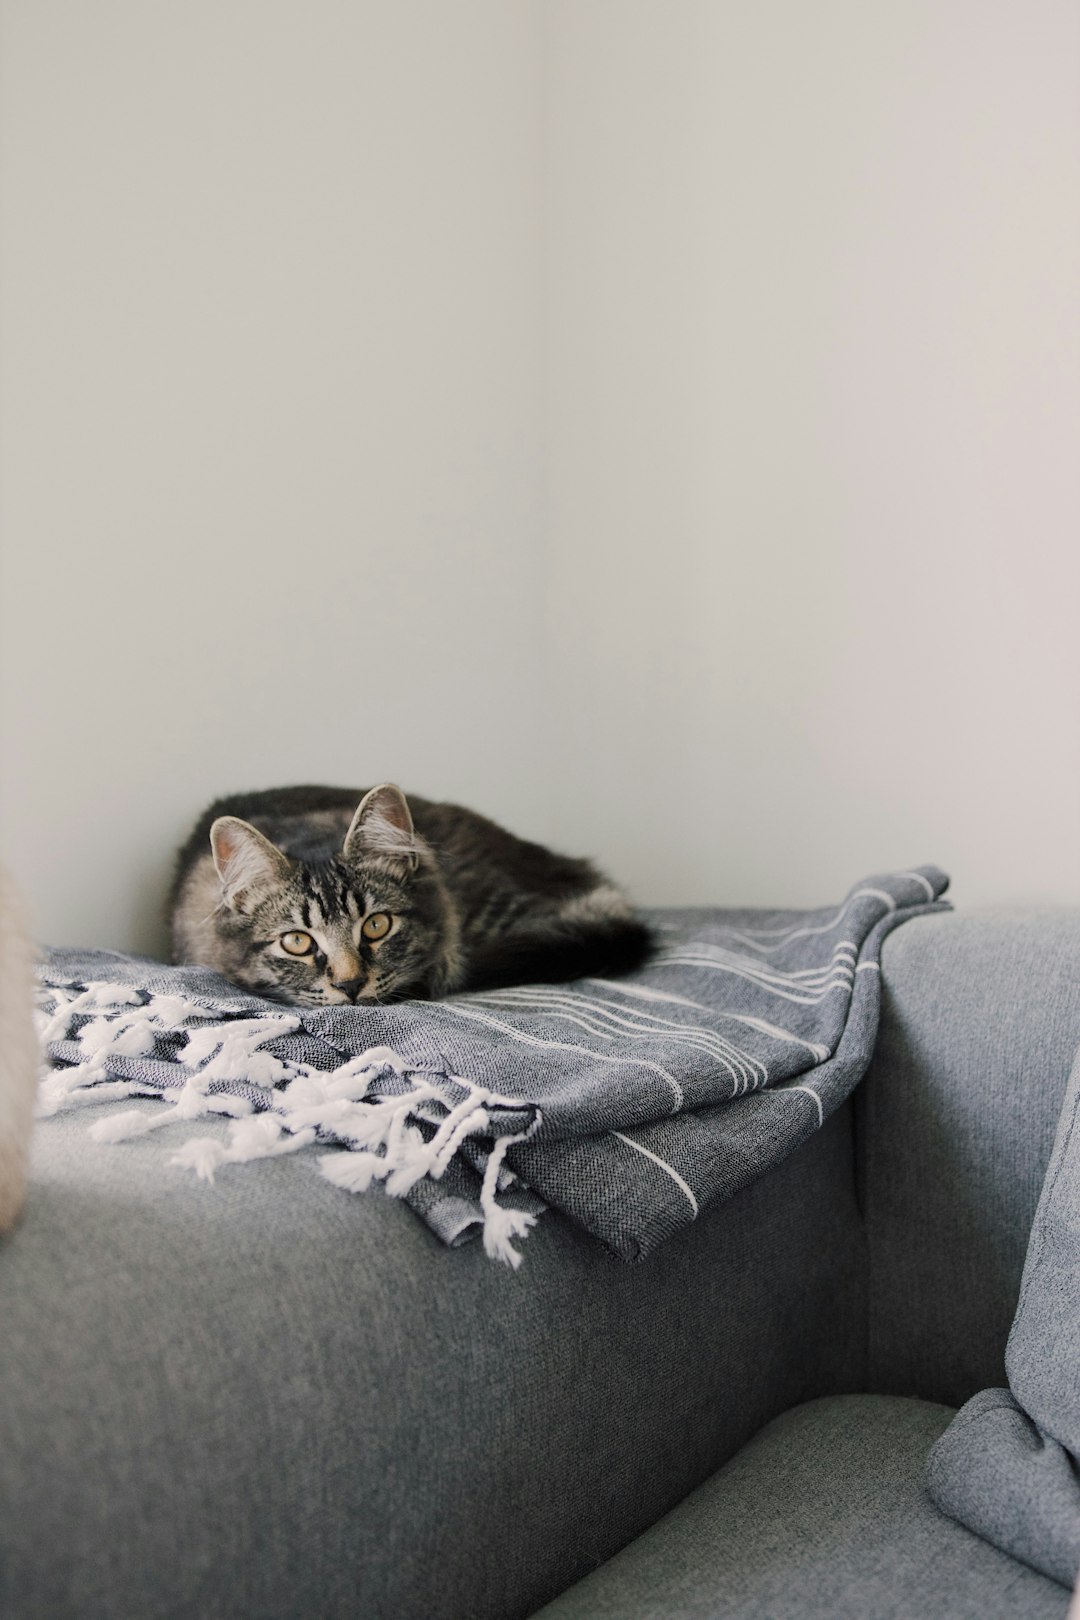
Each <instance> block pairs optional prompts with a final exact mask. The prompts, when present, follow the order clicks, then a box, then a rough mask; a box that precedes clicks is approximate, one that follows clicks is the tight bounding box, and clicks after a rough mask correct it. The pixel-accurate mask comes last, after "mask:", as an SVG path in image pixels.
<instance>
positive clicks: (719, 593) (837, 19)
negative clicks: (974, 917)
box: [546, 0, 1080, 904]
mask: <svg viewBox="0 0 1080 1620" xmlns="http://www.w3.org/2000/svg"><path fill="white" fill-rule="evenodd" d="M546 11H547V17H548V31H547V49H548V63H549V71H548V80H547V98H548V100H547V107H548V113H547V128H548V137H549V147H548V155H549V167H548V175H547V207H548V229H549V235H550V242H551V244H552V255H551V265H552V274H551V282H550V302H549V312H548V328H547V341H546V352H547V354H548V357H549V374H548V378H549V392H548V421H549V430H550V441H549V462H548V466H549V480H550V483H549V510H550V531H549V540H548V544H549V559H550V584H551V602H552V617H553V625H554V642H553V648H552V651H553V658H552V669H553V671H554V672H555V673H556V675H557V677H558V679H559V681H560V686H561V693H560V699H559V708H558V721H557V725H558V732H559V735H560V736H561V738H562V741H563V746H564V748H565V750H566V754H567V757H568V758H569V759H571V760H572V761H573V768H572V774H571V784H572V790H571V791H567V792H566V793H565V794H564V795H563V796H562V797H561V799H560V802H559V806H558V811H559V813H558V819H557V832H558V834H559V836H561V837H562V838H563V839H564V840H565V841H567V842H576V843H578V844H583V845H584V846H585V847H592V848H594V849H602V850H604V851H605V852H606V853H607V855H608V856H609V858H610V861H611V864H612V865H613V866H614V867H615V868H616V869H618V870H621V871H623V872H626V873H628V874H631V875H633V876H635V877H636V878H637V881H638V889H639V893H640V894H641V895H642V896H643V897H644V898H647V899H650V900H660V899H661V898H666V899H670V900H677V901H686V902H691V901H696V900H704V899H708V900H713V901H721V900H725V899H727V900H734V899H736V898H738V899H743V900H746V901H748V902H751V903H765V904H768V903H773V902H777V903H782V902H784V901H785V900H790V901H805V902H807V903H811V902H815V901H816V902H819V903H820V902H824V901H828V900H829V899H830V898H831V897H832V896H834V895H836V894H838V893H842V892H843V890H844V889H845V887H846V886H847V884H848V883H849V882H850V881H852V880H853V879H854V878H855V877H857V876H859V875H862V874H863V873H865V872H869V871H874V870H881V869H884V868H887V867H890V866H893V865H897V864H899V865H906V864H908V863H910V862H917V861H927V860H933V861H937V862H938V863H939V864H941V865H943V866H945V867H946V869H948V870H950V871H951V872H952V873H953V876H954V894H955V895H956V897H957V899H958V900H962V901H964V902H965V903H971V902H979V901H983V900H998V899H1002V900H1009V899H1016V898H1022V897H1032V898H1038V897H1042V898H1068V899H1071V900H1073V901H1080V633H1078V617H1077V603H1078V601H1080V454H1078V452H1080V433H1078V429H1080V299H1078V297H1077V290H1078V288H1080V96H1078V94H1077V84H1078V80H1077V63H1078V62H1080V10H1078V9H1077V7H1076V6H1075V5H1074V4H1073V3H1072V0H1031V3H1028V4H1024V5H1022V6H1018V5H1016V4H1015V3H1014V0H905V3H904V4H902V5H900V4H893V5H867V4H865V0H816V3H815V4H813V5H805V4H799V3H798V0H760V3H756V4H754V5H721V4H716V3H713V0H664V3H663V4H659V3H656V4H654V3H645V0H641V3H639V0H631V3H627V0H553V3H552V4H551V5H550V6H548V7H547V8H546ZM583 696H584V701H583Z"/></svg>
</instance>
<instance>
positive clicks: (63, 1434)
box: [0, 912, 1080, 1620]
mask: <svg viewBox="0 0 1080 1620" xmlns="http://www.w3.org/2000/svg"><path fill="white" fill-rule="evenodd" d="M882 966H883V983H884V1009H883V1019H882V1026H881V1030H880V1034H879V1039H878V1045H877V1052H876V1056H875V1060H874V1063H873V1067H872V1070H871V1072H870V1074H869V1076H868V1077H867V1079H866V1080H865V1081H864V1082H863V1084H862V1085H861V1086H860V1087H859V1089H858V1090H857V1092H856V1094H855V1097H854V1099H853V1101H852V1102H851V1103H849V1104H848V1105H846V1106H845V1107H844V1108H843V1109H842V1110H841V1111H840V1112H839V1113H837V1114H836V1115H834V1116H833V1117H832V1118H831V1119H830V1120H828V1121H827V1122H826V1124H825V1127H824V1129H823V1130H821V1131H820V1132H819V1133H818V1134H817V1136H816V1137H815V1138H814V1139H813V1140H812V1141H811V1142H810V1143H809V1144H807V1145H806V1146H805V1147H803V1148H802V1149H800V1150H799V1151H798V1152H797V1153H795V1154H793V1155H792V1156H791V1157H790V1158H788V1159H787V1160H786V1161H785V1162H784V1163H783V1164H781V1165H780V1166H779V1168H777V1169H776V1170H775V1171H773V1172H772V1173H771V1174H769V1175H768V1176H766V1177H764V1178H763V1179H762V1180H760V1181H758V1182H757V1183H755V1184H754V1185H753V1186H751V1187H750V1188H749V1189H748V1190H747V1191H746V1192H745V1193H743V1194H741V1195H740V1196H739V1197H737V1198H736V1199H734V1200H733V1201H732V1202H731V1203H729V1204H727V1205H726V1206H724V1207H722V1208H720V1209H717V1210H714V1211H712V1212H711V1213H709V1214H707V1215H705V1216H703V1217H702V1218H701V1219H700V1220H699V1221H698V1222H697V1224H696V1225H695V1226H694V1227H692V1228H691V1229H690V1230H689V1231H687V1232H685V1233H683V1234H682V1235H681V1236H678V1237H676V1238H674V1239H672V1240H671V1241H670V1242H669V1243H667V1244H666V1245H665V1246H664V1247H663V1248H662V1249H661V1250H660V1251H659V1252H658V1253H657V1254H656V1255H655V1256H654V1257H653V1258H652V1259H650V1260H649V1261H648V1262H646V1263H645V1264H642V1265H640V1266H627V1265H624V1264H621V1263H619V1262H616V1261H614V1260H612V1259H610V1258H609V1257H608V1255H607V1254H606V1252H605V1251H603V1250H602V1249H600V1248H599V1247H598V1246H597V1245H596V1244H594V1243H593V1242H591V1241H589V1240H586V1239H584V1238H582V1237H581V1236H579V1235H578V1233H577V1232H576V1231H575V1230H574V1229H573V1228H572V1227H571V1226H570V1225H569V1224H568V1223H567V1222H565V1221H564V1220H563V1219H561V1218H559V1217H557V1216H556V1215H554V1214H550V1213H549V1214H547V1215H545V1216H544V1217H543V1218H542V1220H541V1221H540V1223H539V1225H538V1226H537V1228H536V1230H535V1231H534V1232H533V1234H532V1235H531V1237H530V1238H529V1241H528V1244H527V1246H526V1258H525V1263H524V1264H523V1265H522V1267H521V1269H520V1271H518V1272H516V1273H514V1272H511V1271H509V1270H508V1269H506V1268H504V1267H501V1266H497V1265H494V1264H493V1263H492V1262H490V1261H489V1260H487V1259H486V1258H485V1256H484V1254H483V1252H482V1250H481V1248H480V1246H479V1245H478V1244H473V1245H469V1246H467V1247H465V1248H463V1249H460V1250H457V1251H454V1252H449V1251H447V1250H446V1249H444V1248H443V1247H442V1246H441V1245H440V1244H439V1243H438V1242H437V1241H436V1240H435V1238H434V1237H433V1236H432V1235H431V1233H430V1232H429V1231H428V1230H427V1229H426V1228H425V1227H424V1226H423V1225H422V1224H421V1222H420V1221H418V1220H417V1219H416V1217H415V1216H414V1215H413V1214H412V1213H411V1212H410V1211H409V1210H408V1209H407V1208H405V1207H404V1206H403V1205H401V1204H400V1203H397V1202H394V1201H392V1200H390V1199H388V1198H386V1197H384V1196H383V1195H382V1194H381V1193H380V1192H378V1191H374V1192H372V1193H370V1194H368V1195H365V1196H360V1197H355V1198H350V1197H348V1196H345V1195H343V1194H342V1193H341V1192H340V1190H339V1189H337V1188H335V1187H333V1186H331V1185H330V1184H329V1183H327V1182H326V1181H324V1180H322V1179H321V1178H320V1177H319V1176H317V1175H315V1174H313V1173H312V1170H311V1166H310V1164H308V1163H306V1162H305V1160H306V1156H305V1155H304V1154H299V1155H295V1156H290V1157H284V1158H280V1159H274V1160H268V1161H266V1162H265V1163H263V1164H260V1165H259V1166H257V1167H256V1169H255V1170H254V1171H248V1172H246V1173H242V1174H235V1175H232V1176H230V1174H229V1173H228V1171H227V1170H226V1171H223V1172H222V1173H221V1174H220V1175H219V1176H218V1179H217V1181H216V1182H215V1184H214V1185H213V1186H212V1187H209V1188H208V1187H206V1186H205V1185H203V1184H200V1183H198V1182H196V1181H195V1180H194V1179H193V1178H190V1177H189V1176H187V1175H186V1174H184V1173H181V1172H178V1171H176V1170H173V1169H171V1168H170V1167H169V1166H168V1163H167V1161H168V1157H169V1154H170V1152H171V1151H172V1148H173V1146H174V1145H175V1139H174V1141H170V1135H171V1132H172V1131H173V1129H174V1127H169V1128H168V1129H166V1130H163V1131H161V1132H158V1133H156V1134H155V1135H153V1136H148V1137H144V1138H141V1139H139V1140H136V1141H134V1142H130V1143H125V1144H123V1145H121V1146H115V1147H110V1146H105V1145H98V1144H95V1143H93V1142H91V1141H90V1140H89V1139H88V1137H87V1135H86V1126H87V1117H86V1115H85V1114H80V1113H79V1112H76V1113H74V1114H73V1115H63V1116H59V1117H57V1118H56V1119H53V1120H50V1121H47V1122H45V1123H43V1125H42V1126H41V1128H40V1129H39V1131H38V1134H37V1139H36V1143H35V1149H34V1175H33V1181H32V1185H31V1191H30V1198H29V1202H28V1206H27V1209H26V1213H25V1216H24V1218H23V1221H22V1223H21V1225H20V1226H19V1227H18V1228H17V1230H16V1231H15V1232H14V1233H13V1234H12V1236H11V1237H10V1238H9V1239H8V1240H7V1241H6V1242H5V1243H4V1244H3V1246H2V1247H0V1615H2V1616H3V1617H4V1620H26V1617H30V1616H49V1617H66V1616H78V1617H79V1620H91V1617H95V1616H109V1617H110V1620H115V1617H128V1616H132V1617H138V1616H144V1615H145V1616H166V1615H169V1616H174V1615H175V1616H193V1617H201V1616H207V1617H211V1616H236V1617H241V1616H242V1617H262V1616H267V1617H269V1616H281V1617H285V1616H291V1617H298V1616H303V1617H319V1620H328V1617H332V1616H363V1617H367V1616H371V1617H376V1616H387V1617H393V1620H411V1617H423V1620H433V1617H438V1620H454V1617H461V1620H485V1617H493V1620H494V1617H499V1620H511V1617H515V1616H527V1615H531V1614H534V1613H537V1612H538V1611H541V1610H542V1612H543V1614H544V1615H545V1617H547V1620H570V1617H585V1616H589V1617H593V1616H618V1617H620V1620H634V1617H645V1616H650V1617H655V1616H670V1617H682V1616H686V1617H689V1616H702V1617H704V1616H729V1615H730V1616H751V1615H752V1616H769V1617H774V1620H781V1617H784V1616H788V1615H791V1616H796V1615H798V1616H807V1615H821V1616H823V1617H824V1616H830V1617H834V1616H849V1615H850V1616H859V1617H871V1620H872V1617H876V1616H881V1617H884V1616H919V1617H923V1616H926V1615H931V1614H932V1615H935V1616H949V1617H951V1616H967V1615H971V1616H980V1617H987V1616H995V1615H1002V1616H1004V1615H1010V1616H1014V1615H1023V1616H1027V1615H1030V1616H1040V1617H1041V1616H1044V1615H1045V1616H1051V1615H1054V1616H1059V1615H1063V1614H1064V1612H1065V1610H1066V1608H1067V1606H1068V1601H1069V1594H1068V1592H1067V1590H1066V1589H1065V1588H1064V1587H1063V1586H1060V1585H1058V1584H1057V1583H1056V1582H1054V1581H1052V1580H1050V1579H1048V1578H1047V1577H1046V1576H1044V1575H1040V1574H1038V1573H1036V1572H1035V1571H1034V1570H1033V1569H1030V1568H1029V1567H1027V1566H1026V1565H1024V1564H1021V1563H1019V1562H1017V1561H1015V1560H1014V1559H1012V1558H1010V1557H1009V1556H1008V1555H1007V1554H1006V1553H1004V1552H1001V1551H999V1550H998V1549H997V1548H995V1547H994V1546H992V1545H990V1543H989V1542H985V1541H983V1540H982V1539H981V1538H980V1537H978V1536H976V1535H974V1534H973V1533H972V1532H971V1531H969V1530H967V1529H964V1528H962V1527H961V1526H960V1525H959V1524H957V1523H956V1522H954V1521H953V1520H952V1519H950V1518H947V1517H945V1515H943V1514H942V1513H940V1512H939V1511H938V1509H937V1508H936V1507H935V1506H934V1505H933V1503H932V1502H931V1500H930V1498H929V1496H928V1495H927V1493H926V1490H925V1487H924V1477H925V1469H926V1455H927V1451H928V1449H929V1447H930V1445H931V1443H932V1442H933V1440H934V1439H935V1438H936V1437H937V1436H938V1435H939V1434H940V1433H941V1432H942V1430H943V1429H944V1428H945V1426H946V1425H947V1424H948V1423H949V1421H950V1419H951V1417H952V1415H953V1413H954V1411H955V1409H956V1408H957V1406H959V1405H960V1403H962V1402H963V1401H965V1400H966V1399H967V1398H968V1397H969V1396H971V1395H972V1394H974V1393H975V1392H976V1391H978V1390H980V1389H982V1388H984V1387H985V1386H988V1385H1003V1384H1004V1383H1005V1372H1004V1364H1003V1355H1004V1348H1005V1342H1006V1338H1007V1336H1008V1333H1009V1327H1010V1322H1011V1320H1012V1316H1013V1312H1014V1310H1015V1307H1016V1300H1017V1294H1018V1288H1019V1281H1020V1274H1021V1270H1022V1267H1023V1264H1024V1256H1025V1250H1026V1246H1027V1239H1028V1233H1029V1230H1030V1227H1031V1222H1032V1216H1033V1212H1034V1210H1035V1205H1036V1202H1037V1200H1038V1197H1039V1193H1040V1188H1041V1185H1042V1181H1043V1175H1044V1172H1045V1169H1046V1165H1047V1162H1048V1160H1049V1157H1050V1152H1051V1147H1052V1144H1053V1140H1054V1131H1055V1127H1056V1124H1057V1120H1058V1114H1059V1111H1060V1108H1061V1102H1062V1097H1063V1094H1064V1091H1065V1086H1066V1082H1067V1079H1068V1075H1069V1070H1070V1065H1071V1061H1072V1058H1073V1055H1074V1052H1075V1050H1076V1048H1077V1046H1078V1045H1080V917H1078V916H1077V915H1076V914H1071V913H1067V912H1062V913H1043V914H1039V915H1035V914H1031V913H998V914H984V915H981V916H964V915H963V914H962V913H956V914H953V915H936V916H927V917H922V918H917V919H915V920H913V921H911V922H909V923H906V924H905V925H904V926H903V927H901V928H899V929H898V930H897V931H896V932H895V933H894V934H892V935H891V936H890V937H889V939H888V940H887V941H886V944H885V947H884V954H883V962H882ZM143 1106H145V1107H155V1106H158V1105H157V1104H154V1103H145V1104H143ZM221 1128H222V1129H223V1128H224V1127H223V1126H222V1127H221ZM545 1604H546V1605H548V1606H547V1607H546V1608H542V1606H543V1605H545Z"/></svg>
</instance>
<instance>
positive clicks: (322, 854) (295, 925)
mask: <svg viewBox="0 0 1080 1620" xmlns="http://www.w3.org/2000/svg"><path fill="white" fill-rule="evenodd" d="M358 801H359V802H358ZM170 909H171V921H172V939H173V959H174V961H177V962H193V963H201V964H204V965H205V966H207V967H212V968H216V969H217V970H218V972H219V973H223V974H224V975H225V976H226V977H227V978H229V979H232V980H233V981H234V982H235V983H236V984H239V985H242V986H244V987H245V988H247V989H250V990H254V991H256V992H257V993H258V994H259V995H263V996H269V997H271V998H273V999H275V1000H280V1001H287V1002H299V1003H303V1004H304V1005H308V1006H311V1005H316V1006H323V1005H326V1004H328V1003H330V1004H337V1003H340V1002H372V1001H392V1000H399V999H401V998H402V997H405V996H441V995H446V994H448V993H449V992H451V991H455V990H479V989H491V988H493V987H495V986H498V985H507V984H522V983H527V982H530V981H532V982H535V981H538V980H542V981H546V982H558V981H560V980H566V979H575V978H579V977H581V976H583V975H585V974H601V973H620V972H628V971H629V970H631V969H632V968H635V967H637V966H639V965H640V963H641V962H643V961H644V960H645V958H646V956H647V955H648V952H649V947H650V935H649V931H648V929H647V928H646V926H645V925H644V923H642V922H641V921H640V920H639V919H638V918H637V917H635V915H634V913H633V911H632V910H631V908H630V905H629V903H628V902H627V900H626V899H625V898H624V896H623V895H622V894H621V893H620V891H619V890H618V889H617V888H615V887H614V886H613V885H612V884H611V883H609V882H608V881H607V879H606V878H604V877H603V876H602V875H601V874H600V873H599V872H598V871H597V870H596V868H595V867H594V866H592V865H591V863H590V862H588V861H584V860H574V859H572V858H570V857H569V856H566V855H557V854H555V853H554V852H553V851H552V850H549V849H545V848H544V847H543V846H542V845H540V844H530V843H526V842H525V840H524V839H521V838H516V837H515V836H514V834H513V833H509V832H506V831H505V830H504V829H503V828H502V827H498V826H496V825H495V823H494V822H492V821H488V820H487V819H486V818H485V817H483V816H480V815H477V814H476V813H475V812H474V811H472V810H465V809H462V808H461V807H460V806H459V805H455V804H433V803H431V802H430V801H429V800H427V799H421V798H413V799H411V800H406V798H405V795H404V793H402V791H401V789H400V788H398V787H395V786H393V784H391V783H384V784H383V785H382V786H381V787H376V788H372V789H371V790H370V792H367V793H365V792H363V790H361V789H349V788H333V787H289V788H276V789H270V790H268V791H266V792H262V793H242V794H236V795H234V796H233V797H231V798H227V799H219V800H218V802H217V803H216V804H213V805H211V806H210V808H209V810H207V811H206V813H205V814H204V815H203V816H202V817H201V819H200V820H199V822H198V824H197V826H196V827H195V830H194V832H193V833H192V834H191V837H190V838H189V839H188V841H187V843H186V844H185V845H184V846H183V848H182V849H181V851H180V854H179V857H178V861H177V869H176V879H175V882H174V884H173V890H172V897H171V902H170Z"/></svg>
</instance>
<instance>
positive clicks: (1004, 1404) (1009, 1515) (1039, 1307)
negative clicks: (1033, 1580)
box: [928, 1055, 1080, 1586]
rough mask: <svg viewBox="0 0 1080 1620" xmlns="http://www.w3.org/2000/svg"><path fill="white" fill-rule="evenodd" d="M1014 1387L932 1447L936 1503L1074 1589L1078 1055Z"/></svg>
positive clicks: (981, 1405) (1025, 1302)
mask: <svg viewBox="0 0 1080 1620" xmlns="http://www.w3.org/2000/svg"><path fill="white" fill-rule="evenodd" d="M1005 1366H1006V1370H1007V1372H1008V1375H1009V1384H1010V1388H1011V1393H1010V1391H1009V1390H1003V1389H988V1390H983V1391H982V1393H981V1394H979V1395H976V1396H975V1397H974V1398H973V1399H972V1400H970V1401H969V1402H968V1403H967V1405H966V1406H965V1407H964V1409H963V1411H962V1412H960V1413H959V1415H958V1416H957V1418H956V1421H955V1422H954V1423H953V1424H952V1425H951V1426H950V1428H949V1429H948V1430H947V1432H946V1433H945V1434H944V1435H943V1436H942V1438H941V1439H940V1440H939V1441H938V1443H937V1445H936V1446H935V1447H934V1451H933V1453H932V1456H931V1462H930V1471H929V1476H928V1477H929V1483H930V1489H931V1491H932V1492H933V1495H934V1498H935V1500H936V1501H937V1502H938V1504H939V1505H940V1506H941V1507H942V1508H944V1509H945V1511H946V1512H948V1513H953V1514H955V1515H956V1517H957V1518H959V1519H960V1520H961V1521H962V1522H963V1523H964V1524H967V1525H970V1527H971V1528H972V1529H973V1530H978V1531H979V1533H980V1535H985V1536H988V1537H989V1538H990V1539H991V1540H992V1541H994V1542H996V1543H997V1545H998V1546H1001V1547H1005V1548H1006V1549H1007V1550H1008V1551H1009V1552H1011V1553H1014V1554H1015V1555H1016V1556H1017V1557H1018V1558H1023V1559H1025V1560H1026V1562H1027V1563H1029V1564H1031V1565H1032V1566H1033V1567H1034V1568H1035V1569H1040V1570H1042V1571H1043V1573H1044V1574H1046V1575H1052V1576H1053V1577H1054V1578H1055V1579H1056V1580H1059V1581H1062V1582H1063V1583H1066V1584H1068V1585H1070V1586H1071V1584H1072V1582H1073V1581H1074V1579H1075V1578H1076V1573H1077V1570H1078V1568H1080V1477H1078V1472H1077V1470H1078V1466H1080V1055H1078V1057H1077V1060H1076V1062H1075V1064H1074V1065H1073V1072H1072V1078H1071V1080H1070V1082H1069V1089H1068V1092H1067V1093H1066V1097H1065V1105H1064V1107H1063V1109H1062V1111H1061V1119H1060V1122H1059V1124H1058V1131H1057V1137H1056V1139H1055V1142H1054V1152H1053V1156H1052V1158H1051V1160H1050V1166H1049V1169H1048V1170H1047V1172H1046V1182H1045V1185H1044V1187H1043V1191H1042V1196H1041V1198H1040V1199H1039V1206H1038V1209H1037V1210H1036V1212H1035V1223H1034V1225H1033V1227H1032V1230H1031V1242H1030V1244H1029V1245H1028V1255H1027V1262H1026V1264H1025V1266H1024V1276H1023V1281H1022V1283H1021V1287H1020V1303H1019V1305H1018V1306H1017V1310H1016V1317H1015V1320H1014V1322H1013V1326H1012V1332H1011V1333H1010V1334H1009V1343H1008V1348H1007V1350H1006V1352H1005Z"/></svg>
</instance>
